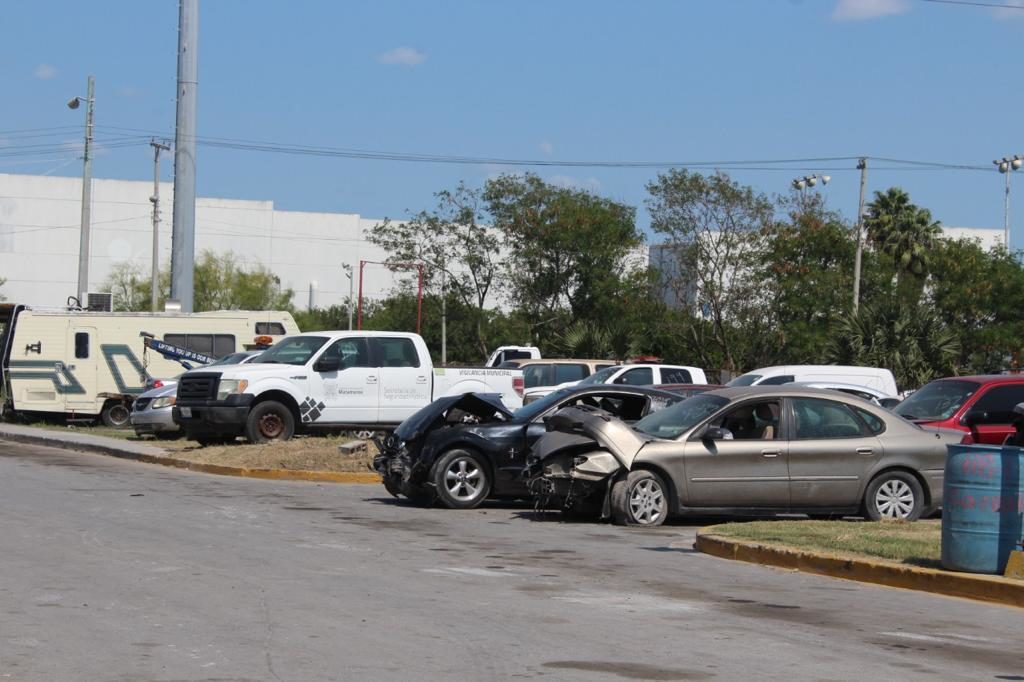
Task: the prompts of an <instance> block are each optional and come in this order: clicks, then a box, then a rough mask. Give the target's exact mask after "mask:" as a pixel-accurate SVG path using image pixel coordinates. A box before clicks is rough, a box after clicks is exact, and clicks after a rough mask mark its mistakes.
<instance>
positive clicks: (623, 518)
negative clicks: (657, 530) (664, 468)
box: [611, 469, 669, 526]
mask: <svg viewBox="0 0 1024 682" xmlns="http://www.w3.org/2000/svg"><path fill="white" fill-rule="evenodd" d="M611 503H612V519H613V520H614V521H615V523H617V524H619V525H621V526H660V525H661V524H663V523H665V517H667V516H668V506H669V505H668V488H667V487H666V486H665V482H664V481H663V480H662V479H661V476H659V475H658V474H656V473H654V472H653V471H646V470H644V469H638V470H636V471H630V472H629V475H628V476H626V477H624V478H621V479H619V480H618V481H616V482H615V485H613V486H612V499H611Z"/></svg>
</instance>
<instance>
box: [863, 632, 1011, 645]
mask: <svg viewBox="0 0 1024 682" xmlns="http://www.w3.org/2000/svg"><path fill="white" fill-rule="evenodd" d="M878 634H880V635H881V636H883V637H896V638H898V639H912V640H915V641H918V642H937V643H939V644H955V643H956V640H966V641H968V642H977V643H985V644H992V643H996V642H998V641H999V640H992V639H989V638H987V637H975V636H973V635H959V634H955V633H954V634H950V635H943V636H936V635H922V634H919V633H916V632H879V633H878Z"/></svg>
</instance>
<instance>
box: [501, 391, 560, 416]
mask: <svg viewBox="0 0 1024 682" xmlns="http://www.w3.org/2000/svg"><path fill="white" fill-rule="evenodd" d="M571 392H572V388H560V389H558V390H557V391H553V392H551V393H548V394H547V395H546V396H544V397H543V398H541V399H540V400H534V401H533V402H532V403H529V404H526V405H523V406H522V407H520V408H519V409H518V410H516V411H515V412H513V413H512V417H513V418H514V419H515V420H516V421H533V420H534V419H536V418H537V416H538V415H541V414H544V413H545V412H547V411H548V410H549V409H550V408H551V406H552V405H555V404H557V403H559V402H560V401H561V400H562V398H564V397H565V396H566V395H568V394H569V393H571Z"/></svg>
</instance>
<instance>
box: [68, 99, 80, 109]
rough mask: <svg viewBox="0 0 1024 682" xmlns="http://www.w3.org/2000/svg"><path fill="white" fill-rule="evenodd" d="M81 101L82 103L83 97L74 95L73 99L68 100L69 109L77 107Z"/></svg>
mask: <svg viewBox="0 0 1024 682" xmlns="http://www.w3.org/2000/svg"><path fill="white" fill-rule="evenodd" d="M81 103H82V98H81V97H72V98H71V99H69V100H68V109H77V108H78V106H79V105H80V104H81Z"/></svg>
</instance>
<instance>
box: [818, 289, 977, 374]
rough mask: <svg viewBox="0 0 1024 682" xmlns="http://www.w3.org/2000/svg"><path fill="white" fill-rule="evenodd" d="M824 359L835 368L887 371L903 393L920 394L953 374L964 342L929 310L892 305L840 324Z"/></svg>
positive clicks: (867, 309) (862, 311)
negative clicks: (931, 383)
mask: <svg viewBox="0 0 1024 682" xmlns="http://www.w3.org/2000/svg"><path fill="white" fill-rule="evenodd" d="M825 355H826V359H827V360H828V361H829V362H835V363H837V364H848V365H865V366H869V367H886V368H888V369H891V370H892V372H893V374H894V375H895V376H896V383H897V385H898V386H899V387H900V388H901V389H904V390H906V389H916V388H919V387H921V386H923V385H924V384H926V383H927V382H929V381H931V380H932V379H934V378H936V377H942V376H949V375H951V374H955V372H956V365H957V360H958V358H959V356H960V340H959V338H958V336H957V334H956V332H955V331H954V330H952V329H950V328H949V327H948V326H946V324H945V323H944V322H943V321H942V320H941V319H940V318H939V316H938V315H937V314H936V313H935V311H934V310H932V309H931V308H928V307H923V306H918V305H910V304H907V303H901V302H898V301H893V300H892V299H890V300H889V301H888V302H884V303H882V304H880V305H861V306H860V308H859V309H858V311H857V312H856V313H850V314H849V315H847V316H845V317H843V318H842V319H841V320H839V323H838V324H837V326H836V333H835V334H833V336H832V339H831V341H830V343H829V346H828V349H827V351H826V354H825Z"/></svg>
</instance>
